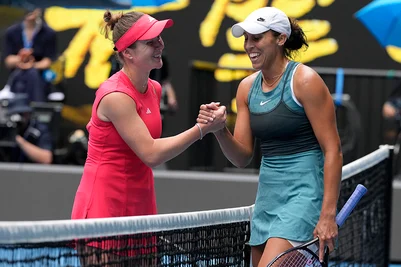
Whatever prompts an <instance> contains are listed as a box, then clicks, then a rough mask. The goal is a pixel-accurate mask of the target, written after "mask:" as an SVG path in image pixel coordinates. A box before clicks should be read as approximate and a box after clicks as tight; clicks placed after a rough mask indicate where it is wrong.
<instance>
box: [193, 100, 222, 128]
mask: <svg viewBox="0 0 401 267" xmlns="http://www.w3.org/2000/svg"><path fill="white" fill-rule="evenodd" d="M226 119H227V111H226V107H225V106H220V102H211V103H210V104H203V105H201V106H200V108H199V114H198V118H197V119H196V122H197V124H198V126H199V127H200V128H201V130H202V131H201V132H202V133H204V135H206V134H208V133H215V132H217V131H220V130H222V129H224V127H225V126H226Z"/></svg>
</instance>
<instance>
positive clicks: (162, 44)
mask: <svg viewBox="0 0 401 267" xmlns="http://www.w3.org/2000/svg"><path fill="white" fill-rule="evenodd" d="M157 41H158V42H157V44H158V46H161V47H162V48H164V41H163V38H162V37H161V36H160V37H159V39H158V40H157Z"/></svg>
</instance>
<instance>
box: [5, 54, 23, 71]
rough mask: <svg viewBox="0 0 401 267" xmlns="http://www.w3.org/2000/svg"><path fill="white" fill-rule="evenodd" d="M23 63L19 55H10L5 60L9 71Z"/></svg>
mask: <svg viewBox="0 0 401 267" xmlns="http://www.w3.org/2000/svg"><path fill="white" fill-rule="evenodd" d="M20 62H21V57H20V56H18V55H9V56H7V57H6V58H5V59H4V63H5V66H6V68H7V69H14V68H16V67H17V65H18V64H19V63H20Z"/></svg>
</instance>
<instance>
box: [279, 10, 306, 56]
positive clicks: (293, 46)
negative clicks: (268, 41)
mask: <svg viewBox="0 0 401 267" xmlns="http://www.w3.org/2000/svg"><path fill="white" fill-rule="evenodd" d="M288 19H289V21H290V25H291V35H290V36H289V37H288V39H287V41H286V42H285V43H284V56H286V57H287V58H294V54H296V52H298V50H299V49H301V48H302V47H305V50H306V49H307V48H308V47H309V45H308V42H307V40H306V35H305V33H304V31H303V30H302V28H301V27H300V26H299V25H298V23H297V21H296V20H295V19H290V18H288ZM275 35H276V36H279V35H280V33H278V32H277V33H276V32H275Z"/></svg>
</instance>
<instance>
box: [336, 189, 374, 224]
mask: <svg viewBox="0 0 401 267" xmlns="http://www.w3.org/2000/svg"><path fill="white" fill-rule="evenodd" d="M367 191H368V190H367V189H366V187H364V186H363V185H361V184H358V186H357V187H356V189H355V191H354V192H353V193H352V195H351V196H350V198H349V199H348V200H347V202H346V203H345V205H344V207H343V208H342V209H341V211H340V212H339V213H338V215H337V217H336V222H337V225H338V226H339V227H341V226H342V225H343V224H344V222H345V220H346V219H347V218H348V216H349V215H350V213H351V212H352V211H353V209H354V208H355V206H356V204H358V202H359V200H360V199H361V198H362V197H363V196H364V195H365V194H366V192H367Z"/></svg>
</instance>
